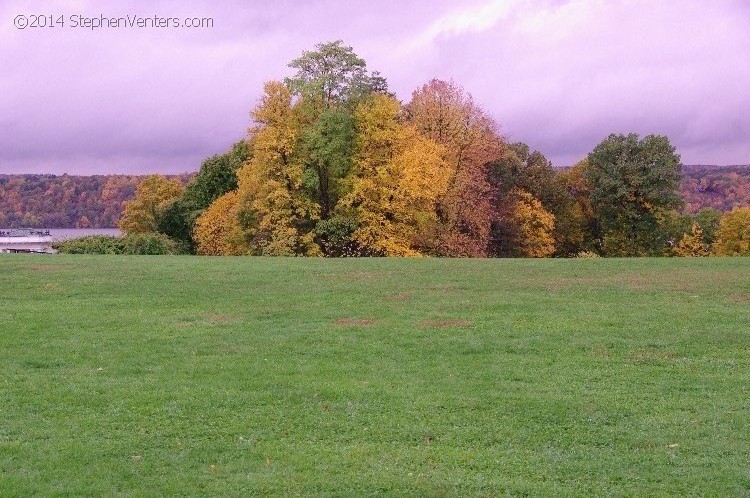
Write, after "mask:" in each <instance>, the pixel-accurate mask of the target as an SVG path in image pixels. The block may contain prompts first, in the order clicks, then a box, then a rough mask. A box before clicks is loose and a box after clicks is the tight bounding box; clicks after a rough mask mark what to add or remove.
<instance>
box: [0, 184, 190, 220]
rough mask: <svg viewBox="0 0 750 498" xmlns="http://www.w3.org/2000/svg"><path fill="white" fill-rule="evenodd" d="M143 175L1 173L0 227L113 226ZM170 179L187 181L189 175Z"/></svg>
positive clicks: (133, 194)
mask: <svg viewBox="0 0 750 498" xmlns="http://www.w3.org/2000/svg"><path fill="white" fill-rule="evenodd" d="M144 178H146V177H145V176H126V175H96V176H73V175H61V176H55V175H0V228H21V227H28V228H115V227H117V221H118V220H119V219H120V216H121V215H122V206H123V204H124V203H125V202H126V201H129V200H130V199H132V198H133V197H134V196H135V190H136V188H137V187H138V184H139V183H140V182H141V180H143V179H144ZM171 178H174V179H178V180H180V181H181V182H182V183H187V181H188V180H189V178H190V175H177V176H173V177H171Z"/></svg>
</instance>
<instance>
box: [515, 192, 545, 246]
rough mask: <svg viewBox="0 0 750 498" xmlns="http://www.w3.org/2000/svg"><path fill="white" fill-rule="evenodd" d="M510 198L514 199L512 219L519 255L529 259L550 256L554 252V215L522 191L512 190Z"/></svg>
mask: <svg viewBox="0 0 750 498" xmlns="http://www.w3.org/2000/svg"><path fill="white" fill-rule="evenodd" d="M512 198H515V199H516V202H515V207H514V209H513V219H514V221H515V224H516V226H517V230H518V231H517V237H518V241H517V243H518V251H519V254H520V255H521V256H525V257H531V258H546V257H549V256H552V254H554V252H555V237H554V231H555V215H553V214H552V213H550V212H549V211H547V210H546V209H544V207H543V206H542V203H541V202H539V200H538V199H537V198H535V197H534V196H533V195H531V194H530V193H528V192H526V191H524V190H520V189H514V190H513V191H512Z"/></svg>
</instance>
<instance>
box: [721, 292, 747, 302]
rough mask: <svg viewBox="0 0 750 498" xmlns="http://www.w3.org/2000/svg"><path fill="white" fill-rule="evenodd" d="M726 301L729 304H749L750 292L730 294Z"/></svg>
mask: <svg viewBox="0 0 750 498" xmlns="http://www.w3.org/2000/svg"><path fill="white" fill-rule="evenodd" d="M726 301H727V302H728V303H730V304H750V294H732V295H731V296H729V297H727V299H726Z"/></svg>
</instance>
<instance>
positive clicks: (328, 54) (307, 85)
mask: <svg viewBox="0 0 750 498" xmlns="http://www.w3.org/2000/svg"><path fill="white" fill-rule="evenodd" d="M289 67H291V68H293V69H296V70H297V73H296V74H295V75H294V76H293V77H291V78H285V79H284V83H285V84H286V85H287V87H289V90H290V91H291V92H292V94H293V95H297V96H300V97H302V99H303V100H304V102H305V104H306V105H307V109H306V110H307V111H309V112H310V113H312V114H313V116H314V117H317V115H318V114H319V113H321V112H323V111H324V110H325V109H330V108H333V107H339V106H341V105H348V106H349V107H352V106H353V105H356V103H357V102H359V101H360V100H361V99H362V98H364V97H366V96H367V95H369V94H371V93H374V92H382V93H384V92H387V91H388V85H387V83H386V80H385V78H383V77H382V76H380V74H379V73H378V72H377V71H375V72H372V73H368V72H367V64H366V63H365V61H364V59H362V58H360V57H358V56H357V54H355V53H354V49H352V47H347V46H346V45H344V42H343V41H341V40H336V41H334V42H328V43H319V44H317V45H315V50H313V51H305V52H303V53H302V56H301V57H299V58H298V59H295V60H293V61H292V62H290V63H289Z"/></svg>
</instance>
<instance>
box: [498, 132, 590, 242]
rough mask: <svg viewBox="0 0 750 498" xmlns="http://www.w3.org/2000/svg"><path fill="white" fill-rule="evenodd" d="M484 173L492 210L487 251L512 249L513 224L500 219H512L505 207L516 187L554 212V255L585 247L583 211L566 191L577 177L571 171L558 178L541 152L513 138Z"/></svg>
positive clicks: (508, 220)
mask: <svg viewBox="0 0 750 498" xmlns="http://www.w3.org/2000/svg"><path fill="white" fill-rule="evenodd" d="M579 169H580V167H579ZM577 171H578V170H576V172H577ZM487 174H488V179H489V182H490V184H491V185H492V187H493V197H494V198H493V205H494V207H495V212H496V216H495V218H494V219H493V226H492V244H491V247H490V253H491V254H493V255H498V256H502V255H506V254H508V253H512V252H514V251H515V249H514V248H512V247H511V246H510V240H511V239H512V238H513V236H512V233H513V232H514V230H515V227H512V226H505V225H503V220H504V221H505V222H506V223H507V222H511V223H512V220H513V218H512V217H510V216H508V210H509V209H512V206H513V195H512V193H513V192H514V191H515V190H516V189H521V190H523V191H525V192H528V193H529V194H531V195H532V196H533V197H534V198H536V199H538V200H539V202H541V203H542V206H543V207H544V209H545V210H546V211H548V212H550V213H552V214H553V215H554V216H555V230H554V238H555V253H556V254H557V255H558V256H570V255H574V254H577V253H578V252H580V251H582V250H585V249H589V247H587V246H588V245H589V244H587V240H586V239H587V238H586V230H587V226H586V225H587V220H586V217H585V213H584V211H583V209H582V207H581V206H580V205H579V204H578V203H577V202H576V198H575V197H574V196H573V194H572V193H571V192H569V191H568V187H572V182H573V181H575V180H576V179H577V178H575V177H574V176H573V173H571V174H568V175H567V176H565V177H563V178H562V179H558V174H557V172H556V171H555V168H554V167H553V166H552V163H551V162H550V161H549V160H548V159H547V158H546V157H545V156H544V155H543V154H542V153H541V152H538V151H533V152H532V151H531V149H530V148H529V146H528V145H526V144H524V143H522V142H516V143H513V144H510V145H509V146H508V147H507V149H506V150H505V151H504V153H503V154H502V155H500V156H499V157H498V158H497V159H496V160H495V161H493V162H492V163H490V165H489V167H488V172H487Z"/></svg>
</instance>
